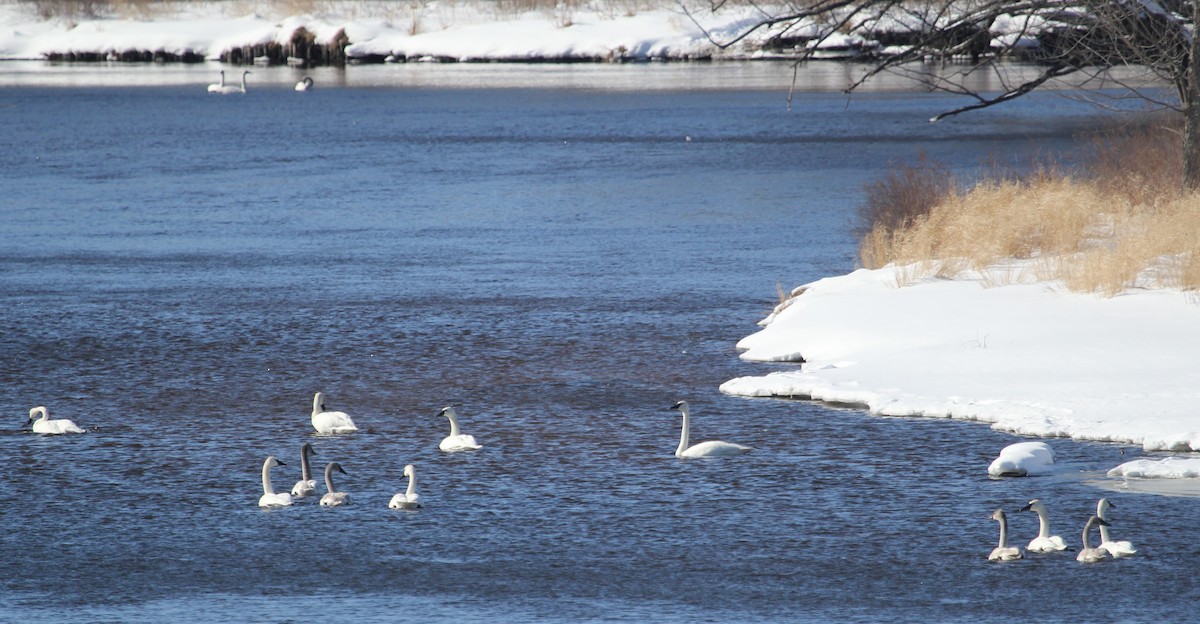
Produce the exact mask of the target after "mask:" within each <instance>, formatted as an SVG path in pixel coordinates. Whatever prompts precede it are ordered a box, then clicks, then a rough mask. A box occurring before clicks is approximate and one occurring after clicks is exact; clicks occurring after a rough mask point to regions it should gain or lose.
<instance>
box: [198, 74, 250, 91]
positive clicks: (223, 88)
mask: <svg viewBox="0 0 1200 624" xmlns="http://www.w3.org/2000/svg"><path fill="white" fill-rule="evenodd" d="M249 75H250V72H249V71H244V72H242V84H241V86H238V85H227V84H225V72H224V71H222V72H221V84H220V85H208V90H209V92H211V93H245V92H246V76H249ZM214 86H217V87H219V88H217V89H213V87H214Z"/></svg>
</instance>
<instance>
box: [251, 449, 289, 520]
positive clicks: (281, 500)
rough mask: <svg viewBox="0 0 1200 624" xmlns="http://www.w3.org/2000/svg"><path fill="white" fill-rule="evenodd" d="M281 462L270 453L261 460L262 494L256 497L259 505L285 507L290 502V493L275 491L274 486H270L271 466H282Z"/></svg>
mask: <svg viewBox="0 0 1200 624" xmlns="http://www.w3.org/2000/svg"><path fill="white" fill-rule="evenodd" d="M282 465H284V463H283V462H281V461H279V460H278V459H275V456H274V455H272V456H270V457H268V458H267V461H265V462H263V467H262V484H263V495H262V496H260V497H259V499H258V506H259V507H287V506H288V505H291V504H292V495H291V494H288V493H287V492H280V493H278V494H276V493H275V488H274V487H272V486H271V468H272V467H274V466H282Z"/></svg>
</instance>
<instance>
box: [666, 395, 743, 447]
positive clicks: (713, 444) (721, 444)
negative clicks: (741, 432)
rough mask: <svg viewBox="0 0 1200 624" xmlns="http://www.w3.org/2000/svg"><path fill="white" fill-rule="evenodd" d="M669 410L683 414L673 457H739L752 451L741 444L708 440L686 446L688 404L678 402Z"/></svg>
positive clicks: (688, 430)
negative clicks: (675, 410)
mask: <svg viewBox="0 0 1200 624" xmlns="http://www.w3.org/2000/svg"><path fill="white" fill-rule="evenodd" d="M671 409H677V410H679V411H680V412H682V413H683V432H682V433H681V434H680V435H679V447H678V448H676V449H675V457H718V456H721V455H741V454H742V453H749V452H750V451H751V450H753V449H751V448H750V447H749V446H742V445H741V444H734V443H732V442H722V441H721V440H708V441H706V442H699V443H697V444H694V445H692V446H688V437H689V436H690V435H691V423H690V422H689V419H688V402H687V401H680V402H678V403H676V404H675V405H673V406H671Z"/></svg>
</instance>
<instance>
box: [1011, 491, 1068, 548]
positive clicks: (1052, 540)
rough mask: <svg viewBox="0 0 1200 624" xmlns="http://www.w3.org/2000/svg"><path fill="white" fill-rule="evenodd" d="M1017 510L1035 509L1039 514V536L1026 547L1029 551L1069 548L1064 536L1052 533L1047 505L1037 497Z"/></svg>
mask: <svg viewBox="0 0 1200 624" xmlns="http://www.w3.org/2000/svg"><path fill="white" fill-rule="evenodd" d="M1017 511H1033V512H1036V513H1037V515H1038V536H1037V537H1035V538H1033V540H1032V541H1030V542H1029V545H1028V546H1026V547H1025V548H1026V549H1027V550H1029V552H1053V551H1057V550H1066V549H1067V543H1066V542H1065V541H1063V538H1062V537H1059V536H1058V535H1050V520H1049V519H1048V518H1047V516H1046V506H1045V505H1043V504H1042V501H1040V500H1038V499H1036V498H1035V499H1033V500H1031V501H1029V504H1028V505H1025V506H1024V507H1022V508H1020V509H1018V510H1017Z"/></svg>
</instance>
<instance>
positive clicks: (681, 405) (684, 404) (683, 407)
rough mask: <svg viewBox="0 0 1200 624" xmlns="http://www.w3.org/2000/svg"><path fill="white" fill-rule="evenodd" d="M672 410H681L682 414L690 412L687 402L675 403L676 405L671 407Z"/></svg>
mask: <svg viewBox="0 0 1200 624" xmlns="http://www.w3.org/2000/svg"><path fill="white" fill-rule="evenodd" d="M670 409H673V410H679V411H681V412H686V411H687V410H688V402H687V401H678V402H676V403H675V405H672V406H671V407H670Z"/></svg>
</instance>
